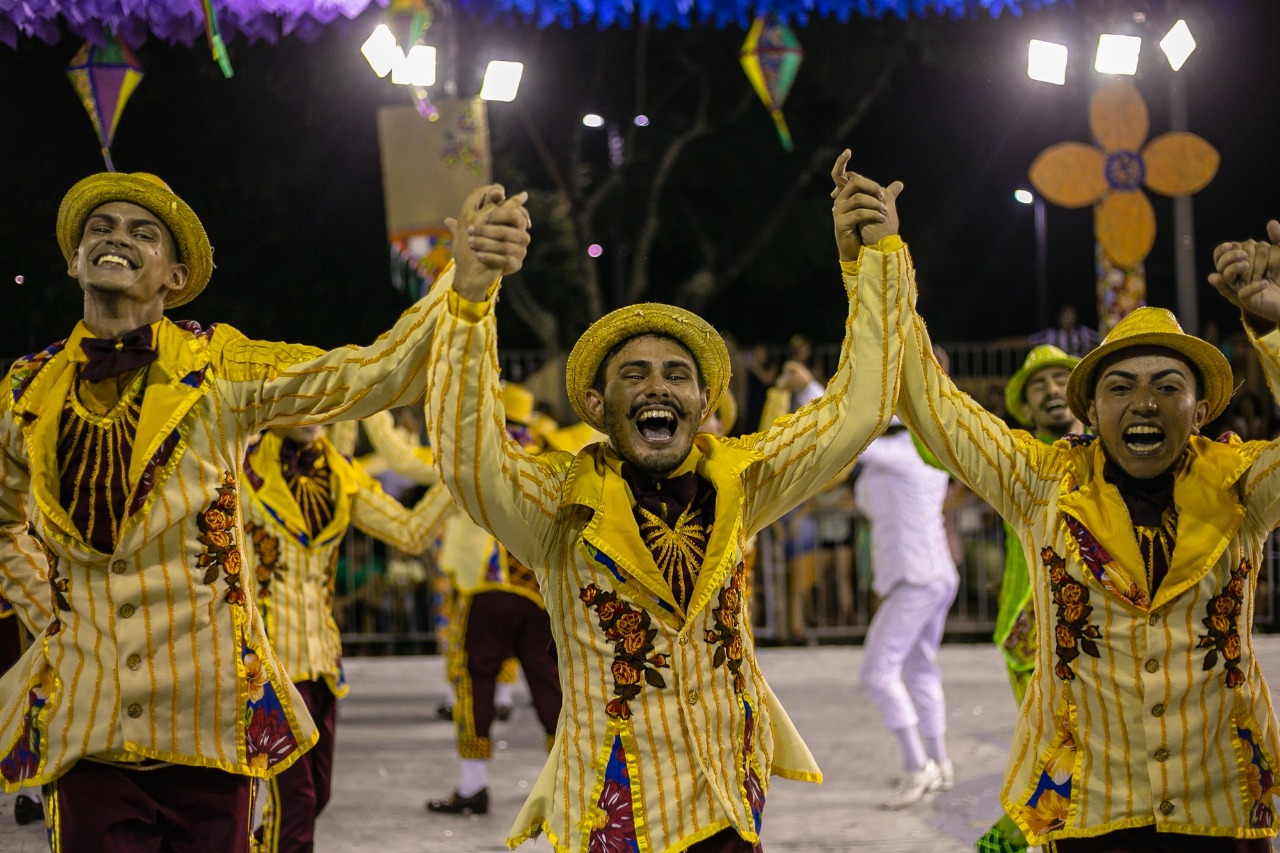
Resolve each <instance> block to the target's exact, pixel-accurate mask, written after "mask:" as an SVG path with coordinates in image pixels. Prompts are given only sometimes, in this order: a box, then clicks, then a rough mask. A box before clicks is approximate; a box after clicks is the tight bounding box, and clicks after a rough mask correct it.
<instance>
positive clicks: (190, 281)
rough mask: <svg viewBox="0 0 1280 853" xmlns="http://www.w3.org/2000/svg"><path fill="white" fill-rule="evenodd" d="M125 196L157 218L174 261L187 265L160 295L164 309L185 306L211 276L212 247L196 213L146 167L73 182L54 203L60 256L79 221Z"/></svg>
mask: <svg viewBox="0 0 1280 853" xmlns="http://www.w3.org/2000/svg"><path fill="white" fill-rule="evenodd" d="M113 201H127V202H130V203H132V204H136V205H138V206H139V207H145V208H146V209H147V210H149V211H151V212H152V213H154V214H155V215H156V216H158V217H160V220H161V221H162V222H163V223H164V224H165V227H166V228H168V229H169V233H170V234H172V235H173V239H174V242H175V243H176V244H177V246H178V260H179V261H181V262H182V263H184V264H186V266H187V283H186V285H184V286H183V288H182V289H181V290H177V291H173V292H172V293H170V294H169V295H168V296H167V297H165V300H164V307H165V308H176V307H178V306H179V305H185V304H186V303H188V302H190V301H191V300H192V299H195V298H196V296H198V295H199V294H200V291H202V290H204V288H205V285H206V284H208V283H209V277H210V276H212V275H213V247H212V246H210V245H209V236H208V235H207V234H205V232H204V226H203V225H201V224H200V219H199V217H197V216H196V214H195V211H194V210H192V209H191V208H190V206H188V205H187V203H186V202H185V201H183V200H182V199H180V198H178V196H177V195H175V194H174V192H173V190H171V189H169V185H168V184H166V183H165V182H164V181H162V180H160V179H159V178H157V177H156V176H155V175H150V174H147V173H146V172H133V173H131V174H125V173H123V172H99V173H98V174H96V175H90V176H89V177H87V178H85V179H84V180H82V181H80V182H79V183H77V184H76V185H75V186H74V187H72V188H71V189H69V190H68V191H67V194H66V195H65V196H63V197H62V205H61V206H60V207H59V208H58V246H59V247H61V249H62V256H63V257H64V258H65V259H66V260H67V262H68V263H70V262H71V256H72V255H74V254H75V252H76V249H77V248H78V247H79V246H80V238H81V237H82V236H84V223H85V220H86V219H88V218H89V214H91V213H93V212H94V211H95V210H97V209H98V208H99V207H101V206H102V205H104V204H108V203H109V202H113Z"/></svg>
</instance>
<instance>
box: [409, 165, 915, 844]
mask: <svg viewBox="0 0 1280 853" xmlns="http://www.w3.org/2000/svg"><path fill="white" fill-rule="evenodd" d="M847 158H848V152H845V154H844V155H842V156H841V159H840V166H841V168H842V167H843V162H845V161H846V160H847ZM896 189H897V187H895V188H893V189H892V190H882V189H881V188H880V187H879V186H878V185H876V184H875V183H873V182H871V181H868V180H859V181H856V182H853V183H851V184H850V185H849V187H848V189H847V191H845V192H843V193H841V194H840V196H839V198H837V200H836V203H835V208H834V218H835V228H836V232H837V242H838V244H839V249H840V261H841V268H842V272H843V278H844V287H845V290H846V293H847V295H848V300H849V309H848V314H847V317H846V320H845V324H844V331H845V339H844V348H843V351H842V354H841V359H840V366H839V369H838V370H837V371H836V372H835V375H834V376H833V377H832V378H831V381H830V383H829V384H828V385H827V388H826V393H825V394H824V395H823V396H822V397H821V398H820V399H818V400H816V401H814V402H812V403H810V404H809V405H807V406H803V407H801V408H800V409H799V410H798V411H797V412H795V413H793V414H791V415H790V416H788V417H786V418H782V419H780V420H779V421H778V422H777V423H775V424H774V425H772V426H771V427H770V428H768V429H767V430H765V431H763V432H761V433H757V434H754V435H749V436H745V437H742V438H736V439H725V438H717V437H713V436H711V435H708V434H706V433H699V432H698V429H699V426H700V424H702V423H703V422H704V421H705V420H706V418H707V417H708V415H709V414H710V413H711V412H712V411H714V410H715V409H716V407H717V403H718V401H719V399H720V396H721V395H722V394H723V393H724V390H725V388H726V386H727V383H728V379H729V358H728V351H727V349H726V347H725V344H724V341H723V340H722V339H721V337H720V335H719V334H718V333H717V332H716V331H715V330H714V329H713V328H712V327H711V326H710V325H708V324H707V323H706V322H705V321H704V320H702V319H701V318H699V317H697V316H696V315H694V314H691V313H689V312H687V311H682V310H681V309H678V308H674V307H672V306H667V305H653V304H650V305H633V306H629V307H626V308H621V309H619V310H617V311H614V312H613V313H611V314H608V315H606V316H605V317H602V318H601V319H599V320H597V321H596V322H595V323H594V324H593V325H592V326H591V328H590V329H588V330H587V332H586V333H584V335H583V336H582V337H581V338H580V339H579V341H578V343H577V345H576V346H575V347H574V349H573V352H572V353H571V354H570V356H569V360H568V364H567V370H566V384H567V388H568V391H569V399H570V401H571V402H572V404H573V406H574V409H575V411H576V412H577V413H578V415H579V417H581V418H582V420H583V421H585V422H586V423H588V424H590V425H591V426H592V427H594V428H595V429H597V430H599V431H600V432H602V433H604V434H606V435H607V436H608V438H609V440H608V443H594V444H591V445H589V446H587V447H586V448H584V449H582V450H581V451H579V452H578V453H577V454H576V455H575V454H570V453H562V452H552V453H545V454H539V455H531V454H529V453H527V452H525V451H524V450H523V449H522V448H521V447H520V446H519V445H518V444H517V443H516V442H514V441H512V440H511V439H510V438H509V437H508V436H507V434H506V430H505V418H504V415H503V410H502V406H501V396H500V394H499V391H498V383H499V377H498V371H497V357H496V347H497V332H496V327H495V323H494V318H493V312H492V300H493V298H494V296H495V293H496V287H497V284H498V281H497V280H496V277H495V276H493V275H491V276H490V277H489V280H487V281H480V279H481V277H480V276H470V275H465V274H464V272H463V270H464V269H465V270H469V269H472V268H474V267H475V266H476V265H480V266H483V265H484V263H485V259H486V257H487V254H486V253H487V252H488V250H489V249H490V248H491V245H490V243H489V242H488V241H487V240H485V239H483V238H479V237H476V238H472V239H470V240H467V239H466V235H467V233H468V229H469V228H471V227H473V225H474V224H475V223H479V222H483V221H484V220H485V217H486V216H488V215H491V214H490V212H489V210H488V209H486V210H483V211H478V212H469V213H468V216H467V217H465V218H464V219H463V220H462V221H460V222H459V223H457V228H456V230H455V233H456V234H458V235H459V239H458V240H457V241H456V246H455V249H456V257H457V263H458V267H459V275H458V278H457V279H455V283H454V286H453V288H452V290H451V292H450V293H449V298H448V301H447V303H446V304H444V305H441V306H440V309H439V310H440V320H439V327H438V331H437V335H438V338H437V351H438V353H439V358H438V360H436V361H435V363H434V364H433V366H432V379H431V383H430V387H429V390H428V394H427V401H428V403H427V404H428V407H429V413H430V416H429V417H428V422H429V423H430V428H431V439H432V446H433V447H434V448H435V449H436V453H437V458H438V460H439V462H440V467H441V472H442V477H443V480H444V482H445V483H446V484H447V486H448V488H449V490H450V491H451V492H452V493H453V495H454V498H455V500H456V502H457V503H458V505H459V507H461V508H462V509H464V510H465V511H466V512H467V513H468V514H470V515H471V517H472V518H473V519H475V520H476V522H477V523H478V524H480V525H481V526H483V527H485V528H486V529H487V530H489V532H491V533H492V534H493V535H494V536H496V537H497V538H498V540H499V541H501V542H502V543H503V545H504V546H506V548H507V550H508V551H510V552H511V554H512V555H513V556H514V557H516V558H517V559H518V560H520V562H521V563H522V564H524V565H527V566H529V567H531V568H533V569H534V571H535V572H536V573H537V577H538V585H539V587H540V588H541V590H542V594H543V597H544V599H545V601H546V604H547V611H548V615H549V617H550V619H551V628H552V633H553V635H554V637H555V641H556V651H557V656H558V664H559V672H560V683H561V686H562V688H563V692H564V704H563V706H562V709H561V713H560V720H559V725H558V727H557V731H556V741H555V744H554V745H553V747H552V751H551V756H550V757H549V759H548V761H547V764H546V766H545V767H544V768H543V771H542V774H541V776H540V777H539V779H538V781H537V782H536V784H535V785H534V789H533V791H532V793H531V795H530V796H529V798H528V800H527V802H526V803H525V806H524V809H523V810H522V812H521V813H520V815H519V816H518V817H517V818H516V822H515V824H514V826H513V828H512V830H511V834H510V838H509V843H511V844H518V843H519V842H521V841H523V840H524V839H527V838H530V837H532V836H534V835H537V834H539V833H543V832H545V833H546V834H547V836H548V838H549V839H550V841H551V843H552V845H553V846H554V847H555V849H556V850H558V851H587V850H623V849H637V848H638V849H640V850H654V851H658V850H690V851H696V853H706V852H707V851H716V853H721V851H724V853H728V852H729V851H735V852H736V851H751V850H753V849H756V848H758V847H759V845H760V828H761V821H762V818H763V809H764V803H765V798H766V796H767V794H768V790H769V777H770V775H782V776H786V777H789V778H794V779H801V780H807V781H815V782H816V781H819V780H820V779H821V773H820V771H819V770H818V767H817V765H816V763H815V762H814V760H813V757H812V755H811V754H810V753H809V750H808V748H807V747H806V746H805V744H804V741H803V740H801V738H800V735H799V733H798V732H797V731H796V730H795V727H794V726H793V725H792V723H791V721H790V720H789V719H788V717H787V715H786V712H785V711H784V710H783V709H782V706H781V704H780V703H779V702H778V700H777V698H776V697H775V696H774V695H773V692H772V691H771V690H770V689H769V686H768V684H767V683H766V682H765V679H764V676H763V674H762V673H761V671H760V668H759V667H758V666H757V663H756V659H755V654H754V651H753V641H752V635H751V629H750V612H749V606H748V602H747V599H746V595H745V592H746V588H747V578H746V571H745V567H744V560H743V555H744V547H745V544H746V542H747V540H748V538H749V537H751V536H752V535H753V534H755V533H756V531H758V530H759V529H761V528H762V527H764V526H765V525H767V524H770V523H771V522H773V521H775V520H776V519H777V518H779V517H780V516H781V515H782V514H783V513H784V512H786V511H787V510H788V509H790V508H791V507H793V506H794V505H796V504H797V503H799V502H800V501H802V500H804V499H806V498H807V497H809V496H811V495H812V494H814V493H815V492H817V491H819V490H820V489H821V488H822V487H824V486H825V485H826V484H827V483H828V482H829V481H830V480H831V479H832V478H833V477H834V476H835V475H836V474H837V473H839V472H840V471H841V470H842V469H843V468H844V467H845V466H847V465H848V464H849V462H850V461H851V460H852V459H853V458H854V457H855V456H856V455H857V453H858V452H859V451H860V450H861V449H862V448H863V447H865V446H866V444H867V443H868V442H869V441H870V440H871V439H872V438H874V437H875V436H876V435H877V434H878V433H879V432H881V431H882V430H883V429H884V428H885V426H886V425H887V424H888V422H889V418H890V415H891V413H892V408H893V403H894V397H895V393H896V390H897V375H898V370H899V359H900V356H901V353H900V351H899V349H898V347H897V343H896V336H895V338H894V339H890V338H889V337H888V336H887V335H886V334H885V332H886V330H894V329H897V327H898V325H899V312H900V311H901V308H902V303H901V299H900V296H899V294H900V291H901V290H902V289H903V288H904V287H905V283H904V280H903V276H904V275H905V274H906V270H907V268H908V261H907V253H906V250H905V247H904V246H903V245H902V242H901V240H899V239H898V238H897V236H896V224H895V223H893V222H888V221H886V217H885V213H884V201H883V199H882V198H881V197H880V196H881V195H882V194H887V193H889V192H892V191H896ZM496 210H500V209H496ZM496 210H495V212H496ZM864 223H875V224H878V225H879V226H880V229H879V231H874V232H872V233H871V235H870V236H865V235H864V236H863V237H861V238H860V237H859V232H858V226H860V225H862V224H864ZM863 240H865V241H866V245H865V246H864V245H863V242H862V241H863ZM475 282H479V283H478V284H477V283H475ZM855 399H856V400H858V401H859V404H858V405H853V401H854V400H855Z"/></svg>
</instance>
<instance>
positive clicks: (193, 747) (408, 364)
mask: <svg viewBox="0 0 1280 853" xmlns="http://www.w3.org/2000/svg"><path fill="white" fill-rule="evenodd" d="M501 199H502V194H501V192H500V188H496V187H492V188H485V189H484V190H478V191H477V192H476V193H475V194H473V196H472V197H471V198H470V199H469V200H468V204H469V205H471V206H475V207H478V206H479V205H480V204H481V203H488V204H489V205H490V207H491V208H492V210H490V211H489V213H488V214H487V218H486V219H479V218H476V217H474V216H473V217H472V218H473V220H474V222H475V224H474V227H475V228H476V231H477V233H478V234H481V235H484V236H486V237H492V238H493V242H492V243H491V244H490V248H491V249H493V250H494V252H495V253H496V258H495V259H494V260H493V263H494V264H496V265H498V266H503V265H504V264H505V266H506V267H507V268H510V267H515V268H518V267H519V263H520V260H521V259H522V258H523V253H524V245H525V243H526V242H527V237H524V236H523V235H522V230H523V228H524V227H525V224H526V222H527V218H526V216H525V214H524V211H523V209H522V208H521V206H520V205H521V202H522V200H523V199H522V197H516V198H513V199H510V200H507V201H505V202H502V203H500V204H499V202H500V201H501ZM57 235H58V241H59V244H60V246H61V248H62V251H63V254H64V256H65V257H66V259H67V269H68V273H69V274H70V276H71V277H72V278H75V279H77V280H78V282H79V285H80V289H81V290H82V291H83V294H84V320H83V322H81V323H79V324H77V326H76V328H75V329H74V330H73V331H72V333H71V336H70V337H69V338H68V339H67V340H66V341H62V342H59V343H56V344H53V345H51V346H49V347H47V348H46V349H44V350H43V351H41V352H39V353H35V354H33V355H31V356H27V357H24V358H21V359H19V360H18V361H17V362H16V363H15V364H14V365H13V367H12V368H11V370H10V371H9V375H8V380H7V385H6V387H5V393H4V394H3V396H0V529H2V530H3V531H4V536H3V537H2V538H0V563H3V565H4V567H5V571H4V572H3V573H2V574H0V583H2V584H3V587H2V588H0V593H3V594H4V595H5V596H6V597H8V598H9V599H10V600H11V601H13V602H14V604H15V605H16V606H18V607H19V609H20V610H25V611H26V612H27V614H28V616H27V617H25V621H27V623H28V624H32V625H35V626H36V630H37V631H38V632H39V633H40V634H41V636H40V638H39V641H38V642H37V643H36V644H34V645H33V646H32V647H31V648H30V649H28V650H27V652H26V653H25V654H24V655H23V657H22V659H21V660H19V662H18V663H17V665H16V666H14V667H13V668H12V669H11V670H10V671H9V673H8V674H7V675H5V676H4V677H3V679H0V782H2V783H3V785H4V788H5V789H6V790H10V791H12V790H16V789H18V788H19V787H23V786H33V785H41V784H47V785H48V786H49V791H50V794H51V795H50V796H49V797H47V799H46V806H47V811H48V822H49V826H50V834H51V841H52V844H53V848H54V849H55V850H103V851H126V850H128V851H132V850H139V849H175V850H176V849H181V850H187V851H197V850H200V851H203V850H208V851H219V853H222V851H243V850H246V849H247V846H248V826H249V814H250V784H249V782H250V777H263V778H266V777H271V776H274V775H276V774H277V773H280V772H281V771H283V770H284V769H286V768H287V767H289V766H290V765H291V764H292V763H293V762H294V761H296V760H297V759H298V758H299V757H300V756H301V755H302V753H303V751H305V750H306V749H308V748H309V747H310V746H311V745H312V744H313V743H314V742H315V740H316V737H317V734H316V728H315V726H314V724H313V723H312V721H311V719H310V717H309V716H308V715H307V712H306V709H305V707H304V706H303V704H302V701H301V699H300V698H299V696H298V694H297V692H296V690H295V689H294V688H293V686H292V684H291V682H290V680H289V678H288V673H287V671H286V670H285V668H284V667H283V666H282V665H281V663H280V661H279V659H278V658H277V657H276V655H275V653H274V652H273V651H272V649H271V646H270V644H269V643H268V640H267V636H266V634H265V632H264V630H263V624H262V620H261V618H260V616H259V614H258V610H257V608H256V607H255V606H254V604H255V592H256V590H255V585H254V583H253V582H252V581H246V580H245V579H244V577H243V571H242V570H243V569H244V568H245V566H246V565H247V556H246V545H247V544H248V543H247V541H246V535H245V529H244V526H243V523H242V516H241V512H240V492H241V490H242V487H243V486H242V483H241V482H240V480H241V475H240V473H239V472H240V467H241V462H242V460H243V459H244V451H245V445H246V444H247V440H248V438H249V437H250V436H251V435H252V434H253V433H254V432H256V431H257V430H260V429H264V428H269V427H273V426H279V425H289V424H305V423H319V422H324V421H330V420H337V419H341V418H355V417H360V416H363V415H368V414H372V413H373V412H374V411H377V410H379V409H382V408H385V407H387V406H391V405H396V404H399V403H407V402H409V401H412V400H414V399H416V398H417V397H418V396H419V395H420V394H421V393H422V392H423V391H424V389H425V385H426V379H427V372H426V371H425V370H423V369H422V368H423V362H424V360H425V358H426V355H427V350H428V348H429V346H430V344H431V338H432V333H433V331H434V324H433V321H432V320H433V317H434V316H435V314H434V313H433V311H432V306H433V304H434V303H436V302H438V301H440V300H441V299H443V298H444V294H445V293H446V292H447V291H448V285H447V284H445V285H444V286H443V287H442V288H440V289H439V290H437V291H433V292H432V293H430V294H428V295H427V296H426V297H425V298H424V299H423V300H422V301H421V302H419V303H418V304H417V305H414V306H413V307H412V308H410V309H409V310H408V311H406V312H405V313H404V314H403V315H402V316H401V318H400V319H399V320H398V321H397V323H396V324H395V326H394V327H393V328H392V329H391V331H390V332H389V333H388V334H386V335H384V336H383V337H381V338H379V339H378V340H377V341H376V342H374V343H373V344H371V345H370V346H367V347H363V348H359V347H352V348H344V349H338V350H333V351H330V352H323V351H321V350H318V349H314V348H312V347H305V346H296V345H289V344H276V343H267V342H262V341H251V340H248V339H246V338H245V337H244V336H243V335H242V334H240V333H239V332H237V331H235V330H234V329H232V328H230V327H228V326H215V327H212V328H209V329H201V328H199V326H197V325H196V324H194V323H174V322H171V321H169V320H168V319H166V318H165V317H164V311H165V309H166V308H173V307H176V306H178V305H183V304H185V303H186V302H188V301H189V300H191V299H192V298H194V297H195V296H196V295H197V294H198V293H199V292H200V291H201V290H202V289H203V288H204V287H205V285H206V284H207V283H208V281H209V278H210V275H211V273H212V271H213V255H212V250H211V248H210V245H209V240H208V237H207V236H206V235H205V231H204V228H203V226H202V225H201V223H200V220H199V219H198V218H197V216H196V214H195V213H194V211H192V210H191V208H190V207H189V206H188V205H187V204H186V203H185V202H183V201H182V199H180V198H179V197H178V196H177V195H175V194H174V193H173V192H172V191H171V190H170V189H169V188H168V186H167V185H165V184H164V183H163V182H162V181H160V180H159V179H158V178H156V177H154V176H152V175H147V174H143V173H137V174H131V175H129V174H119V173H104V174H99V175H94V176H91V177H89V178H86V179H84V180H83V181H81V182H79V183H78V184H76V185H75V186H74V187H72V188H71V190H70V191H69V192H68V193H67V195H66V196H65V197H64V198H63V201H62V205H61V207H60V208H59V211H58V223H57ZM462 274H463V275H464V277H465V273H462ZM485 274H486V276H487V275H489V273H488V272H487V271H486V273H485ZM447 275H448V274H447ZM28 506H33V509H32V511H31V513H30V516H31V521H32V524H33V525H34V528H35V533H36V534H37V535H38V536H39V537H40V540H41V541H43V543H44V545H43V550H42V547H41V545H40V543H39V542H37V540H36V539H35V538H34V537H32V536H31V535H30V533H29V532H28V528H27V523H28V515H27V511H26V510H27V507H28ZM41 590H44V592H42V591H41ZM42 599H43V600H44V602H47V604H43V603H42ZM42 606H46V607H51V609H52V616H51V617H49V616H46V617H45V618H44V619H43V620H42V621H41V620H39V619H38V618H37V614H38V611H39V609H40V608H41V607H42Z"/></svg>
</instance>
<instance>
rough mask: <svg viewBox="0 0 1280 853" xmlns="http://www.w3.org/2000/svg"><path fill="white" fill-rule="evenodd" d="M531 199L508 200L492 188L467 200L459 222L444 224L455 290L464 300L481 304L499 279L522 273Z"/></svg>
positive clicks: (499, 187)
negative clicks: (527, 204)
mask: <svg viewBox="0 0 1280 853" xmlns="http://www.w3.org/2000/svg"><path fill="white" fill-rule="evenodd" d="M528 198H529V194H528V193H523V192H522V193H518V194H517V195H514V196H511V197H510V198H507V197H506V191H505V190H504V189H503V188H502V185H501V184H490V185H489V186H485V187H480V188H478V189H476V190H473V191H472V192H471V193H470V194H469V195H468V196H467V199H466V201H465V202H463V205H462V213H461V214H460V215H459V216H458V218H457V219H446V220H445V224H446V225H447V226H448V227H449V230H450V231H451V232H453V257H454V261H455V263H456V264H457V270H456V272H455V275H454V280H453V288H454V290H456V291H458V294H459V295H460V296H462V297H463V298H464V299H468V300H470V301H472V302H479V301H481V300H483V299H485V298H487V295H488V290H489V287H490V286H491V285H492V284H493V283H494V281H495V280H496V279H497V278H498V277H499V276H503V275H511V274H512V273H516V272H519V270H520V268H521V266H522V265H523V264H524V258H525V254H526V253H527V252H528V250H529V228H530V227H531V225H532V222H531V220H530V219H529V212H528V211H527V210H525V207H524V203H525V201H526V200H528Z"/></svg>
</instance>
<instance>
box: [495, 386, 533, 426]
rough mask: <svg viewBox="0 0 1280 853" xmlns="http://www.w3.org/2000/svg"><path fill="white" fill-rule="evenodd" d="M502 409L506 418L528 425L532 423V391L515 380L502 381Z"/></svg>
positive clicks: (515, 422)
mask: <svg viewBox="0 0 1280 853" xmlns="http://www.w3.org/2000/svg"><path fill="white" fill-rule="evenodd" d="M502 409H503V411H504V412H505V413H506V417H507V420H509V421H511V422H512V423H514V424H520V425H521V426H528V425H529V424H531V423H533V392H532V391H530V390H529V389H528V388H526V387H524V386H523V385H520V384H518V383H516V382H503V383H502Z"/></svg>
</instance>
